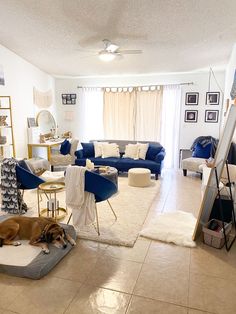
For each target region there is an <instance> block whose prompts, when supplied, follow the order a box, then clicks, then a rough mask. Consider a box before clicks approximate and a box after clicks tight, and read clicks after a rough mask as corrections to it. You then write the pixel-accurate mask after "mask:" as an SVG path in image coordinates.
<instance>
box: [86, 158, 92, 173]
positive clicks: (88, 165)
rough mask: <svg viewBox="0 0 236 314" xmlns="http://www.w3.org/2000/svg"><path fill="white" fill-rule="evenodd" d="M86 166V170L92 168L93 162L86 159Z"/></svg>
mask: <svg viewBox="0 0 236 314" xmlns="http://www.w3.org/2000/svg"><path fill="white" fill-rule="evenodd" d="M86 168H87V169H88V170H93V169H94V163H93V162H92V161H91V160H90V159H88V158H87V159H86Z"/></svg>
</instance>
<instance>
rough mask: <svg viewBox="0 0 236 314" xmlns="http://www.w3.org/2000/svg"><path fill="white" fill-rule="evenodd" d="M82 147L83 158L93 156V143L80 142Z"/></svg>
mask: <svg viewBox="0 0 236 314" xmlns="http://www.w3.org/2000/svg"><path fill="white" fill-rule="evenodd" d="M81 145H82V147H83V156H84V158H89V157H94V156H95V152H94V145H93V143H81Z"/></svg>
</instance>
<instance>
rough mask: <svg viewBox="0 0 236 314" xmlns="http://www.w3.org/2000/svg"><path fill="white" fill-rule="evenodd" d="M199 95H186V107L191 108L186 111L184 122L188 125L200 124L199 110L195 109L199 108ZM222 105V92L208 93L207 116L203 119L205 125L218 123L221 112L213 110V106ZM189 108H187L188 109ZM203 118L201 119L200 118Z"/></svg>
mask: <svg viewBox="0 0 236 314" xmlns="http://www.w3.org/2000/svg"><path fill="white" fill-rule="evenodd" d="M198 102H199V93H197V92H196V93H195V92H191V93H186V96H185V105H186V106H191V109H186V110H185V115H184V122H186V123H196V122H198V119H199V116H198V110H197V109H195V108H197V107H194V106H198ZM219 103H220V92H207V93H206V98H205V105H206V109H205V115H204V117H203V119H204V122H205V123H218V119H219V110H215V107H214V109H211V106H217V105H219ZM186 108H187V107H186ZM200 118H201V117H200Z"/></svg>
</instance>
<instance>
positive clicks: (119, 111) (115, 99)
mask: <svg viewBox="0 0 236 314" xmlns="http://www.w3.org/2000/svg"><path fill="white" fill-rule="evenodd" d="M135 98H136V96H135V93H134V91H132V92H129V91H127V92H124V91H122V92H118V91H117V92H113V91H109V92H108V91H105V92H104V111H103V113H104V115H103V121H104V135H105V138H107V139H108V138H111V139H122V140H133V139H134V106H135Z"/></svg>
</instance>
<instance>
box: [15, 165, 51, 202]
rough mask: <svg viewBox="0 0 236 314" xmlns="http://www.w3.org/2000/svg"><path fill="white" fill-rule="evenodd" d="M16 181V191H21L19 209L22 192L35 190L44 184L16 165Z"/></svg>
mask: <svg viewBox="0 0 236 314" xmlns="http://www.w3.org/2000/svg"><path fill="white" fill-rule="evenodd" d="M16 179H17V185H18V189H20V190H22V202H21V203H20V208H21V207H22V203H23V196H24V191H25V190H32V189H36V188H37V187H38V186H39V185H40V184H41V183H44V182H45V181H44V180H42V179H41V178H39V177H38V176H36V175H34V174H33V173H32V172H30V171H28V170H27V169H25V168H23V167H21V166H19V165H16Z"/></svg>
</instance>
